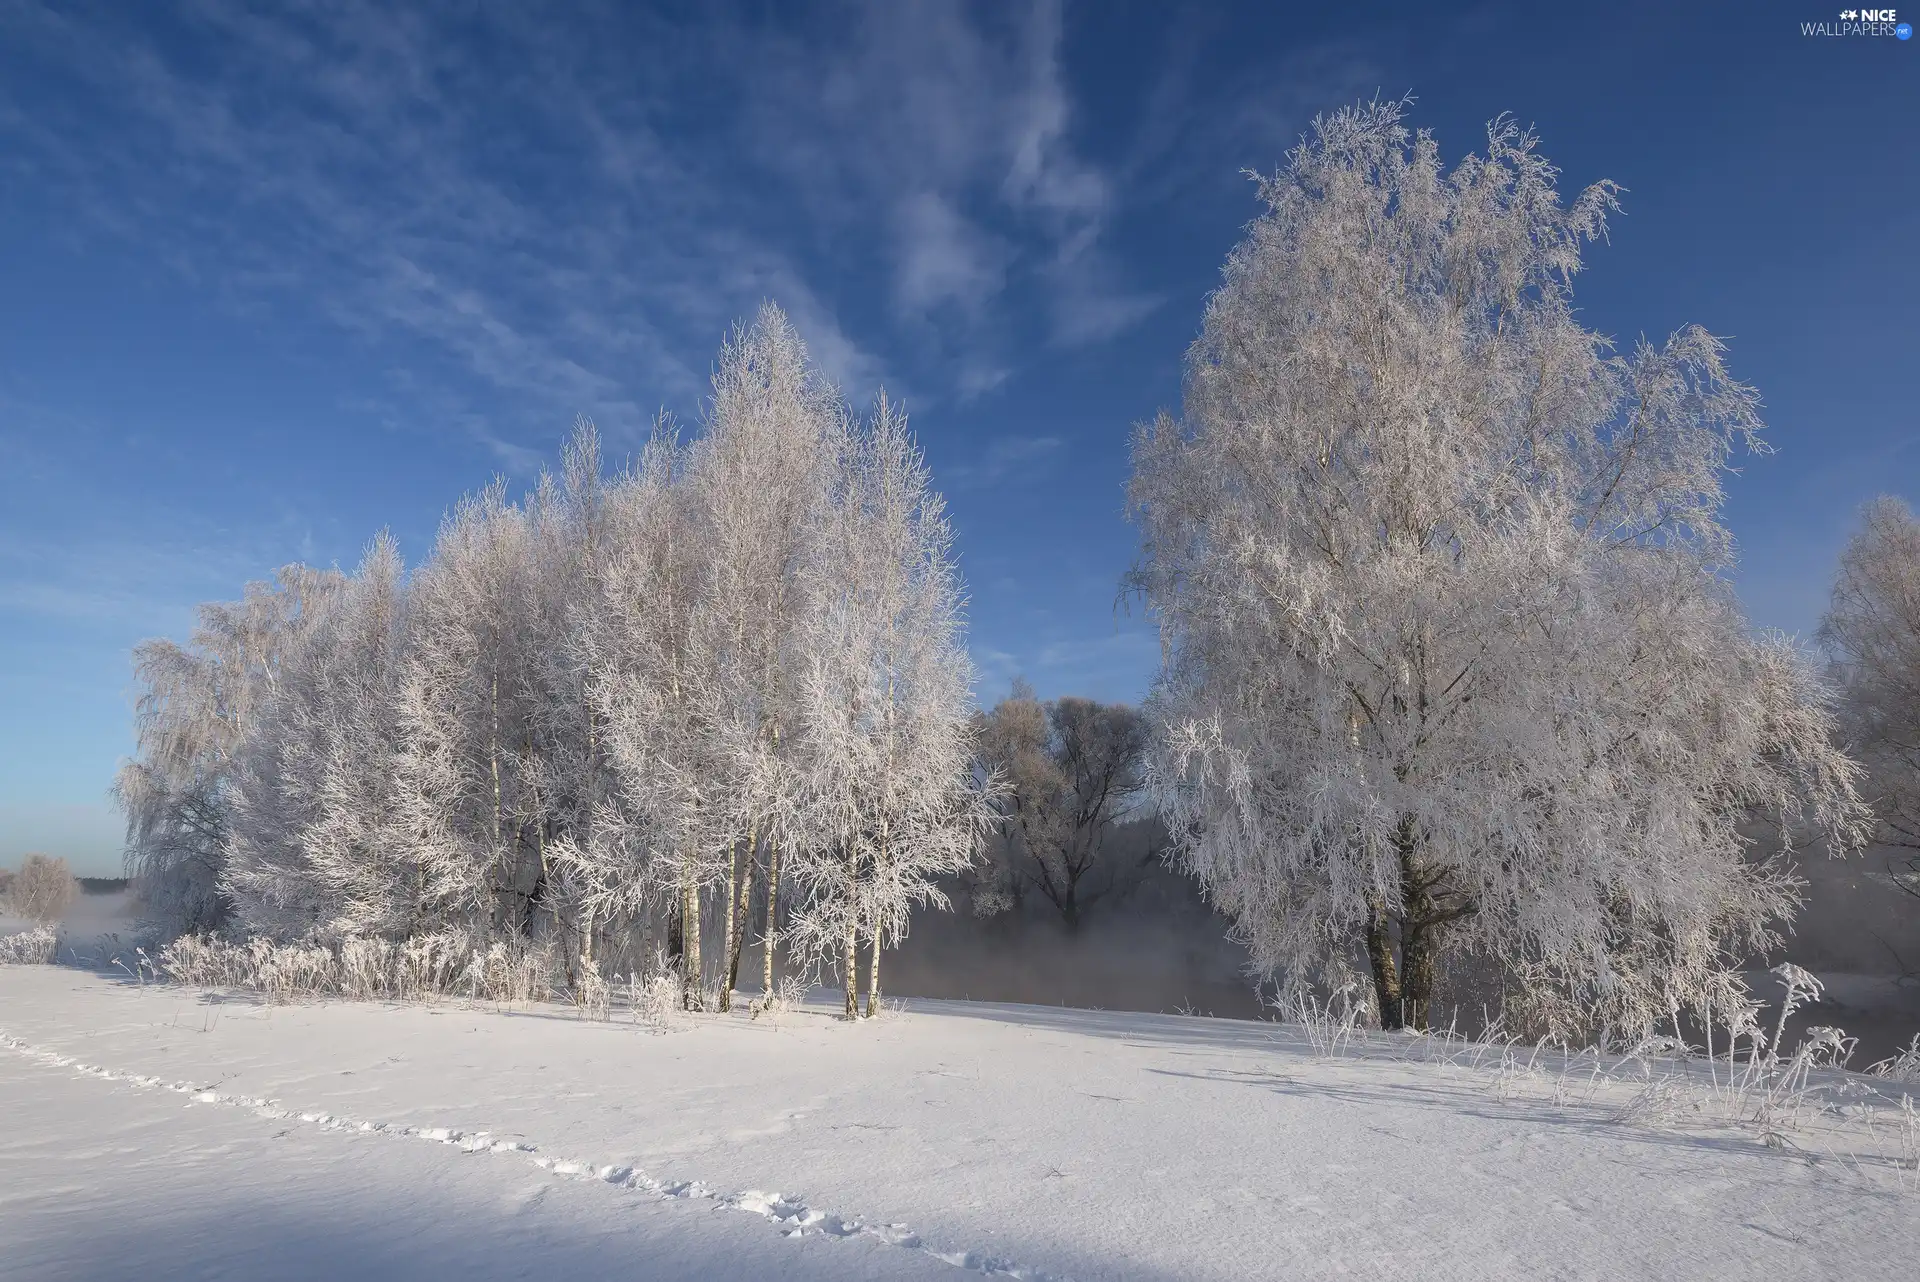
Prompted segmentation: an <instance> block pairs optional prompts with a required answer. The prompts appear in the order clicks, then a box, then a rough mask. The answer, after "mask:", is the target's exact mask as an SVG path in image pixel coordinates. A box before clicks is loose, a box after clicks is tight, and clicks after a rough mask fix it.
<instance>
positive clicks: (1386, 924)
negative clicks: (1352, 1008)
mask: <svg viewBox="0 0 1920 1282" xmlns="http://www.w3.org/2000/svg"><path fill="white" fill-rule="evenodd" d="M1367 964H1368V965H1369V966H1370V967H1372V969H1373V995H1374V1000H1375V1002H1376V1003H1377V1004H1378V1006H1379V1014H1380V1027H1382V1028H1385V1029H1395V1028H1400V1027H1403V1017H1404V1014H1405V1009H1404V1004H1403V1001H1402V993H1401V990H1400V972H1399V970H1398V968H1397V967H1396V966H1395V965H1394V960H1393V920H1392V918H1390V917H1388V916H1387V909H1386V905H1385V904H1383V903H1381V902H1380V900H1379V899H1378V898H1377V897H1375V896H1372V895H1369V896H1367Z"/></svg>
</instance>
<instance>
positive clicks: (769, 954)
mask: <svg viewBox="0 0 1920 1282" xmlns="http://www.w3.org/2000/svg"><path fill="white" fill-rule="evenodd" d="M779 905H780V843H779V842H777V841H769V842H768V843H767V930H766V934H765V935H764V936H763V937H762V939H761V944H760V947H761V949H762V950H763V951H762V952H761V956H760V993H761V996H762V997H772V996H773V914H774V911H775V910H776V909H777V908H778V907H779Z"/></svg>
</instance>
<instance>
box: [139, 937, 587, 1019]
mask: <svg viewBox="0 0 1920 1282" xmlns="http://www.w3.org/2000/svg"><path fill="white" fill-rule="evenodd" d="M155 964H156V967H157V969H158V971H159V973H160V974H161V975H163V976H165V977H166V978H168V979H171V980H173V981H175V982H177V983H182V984H192V985H195V986H197V987H202V988H232V989H239V990H241V991H244V992H254V993H259V994H260V995H261V996H263V997H266V998H267V999H268V1000H269V1001H274V1002H287V1001H294V1000H298V999H303V998H311V997H350V998H357V999H362V1000H373V999H384V1000H392V1001H424V1000H428V999H430V998H433V997H440V996H453V997H468V998H473V999H476V1000H481V1001H492V1002H501V1003H509V1004H525V1003H529V1002H533V1001H543V1000H547V999H549V998H551V997H552V996H553V995H554V994H555V993H556V992H557V991H559V990H561V989H562V988H564V987H565V986H566V980H565V977H564V975H563V974H562V973H561V968H560V962H559V958H558V956H557V954H556V952H555V950H554V949H553V948H552V947H551V946H541V945H534V946H524V945H522V946H515V945H512V944H509V943H508V942H505V941H496V942H495V943H493V944H492V945H491V946H489V947H486V948H478V947H475V946H474V945H473V943H472V942H471V941H470V940H467V939H465V938H463V937H461V936H458V935H454V934H449V933H439V934H433V935H423V936H419V937H416V938H412V939H407V940H402V941H397V942H396V941H389V940H380V939H360V938H348V939H343V940H339V941H337V942H335V943H333V944H330V945H329V944H315V943H293V944H283V943H276V942H274V941H273V940H271V939H268V938H265V937H263V936H254V937H253V938H250V939H245V940H238V941H236V940H230V939H224V938H221V937H218V936H213V935H182V936H181V937H179V938H178V939H175V940H173V941H172V942H171V943H169V944H167V945H166V946H165V947H164V948H162V949H161V950H160V952H159V954H158V955H157V957H156V958H155Z"/></svg>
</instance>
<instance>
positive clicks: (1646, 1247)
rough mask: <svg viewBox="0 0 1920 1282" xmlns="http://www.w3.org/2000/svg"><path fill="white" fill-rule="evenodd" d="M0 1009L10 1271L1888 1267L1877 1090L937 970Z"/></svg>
mask: <svg viewBox="0 0 1920 1282" xmlns="http://www.w3.org/2000/svg"><path fill="white" fill-rule="evenodd" d="M0 1036H3V1037H4V1039H5V1040H4V1042H0V1117H4V1119H5V1126H4V1128H3V1129H0V1262H3V1263H4V1268H0V1273H4V1274H5V1276H7V1277H8V1278H9V1279H16V1278H17V1279H93V1278H100V1279H118V1278H131V1277H140V1278H142V1279H148V1278H155V1277H181V1278H187V1277H192V1278H205V1277H232V1278H250V1279H291V1278H335V1277H351V1278H354V1279H356V1280H363V1279H376V1278H402V1277H422V1276H430V1275H431V1276H448V1277H460V1278H462V1279H483V1278H506V1277H531V1276H539V1277H556V1276H595V1277H598V1276H633V1277H648V1278H803V1279H812V1278H820V1279H826V1278H836V1279H837V1278H869V1277H871V1278H918V1277H928V1278H934V1277H955V1276H964V1274H962V1273H958V1272H956V1268H955V1266H956V1265H959V1266H963V1267H971V1268H973V1269H976V1270H985V1269H995V1268H997V1269H1002V1270H1007V1271H1012V1272H1014V1273H1015V1274H1016V1276H1027V1277H1036V1278H1037V1277H1055V1278H1061V1277H1065V1278H1076V1279H1096V1278H1122V1277H1124V1278H1147V1279H1168V1280H1171V1279H1229V1278H1235V1279H1249V1278H1287V1279H1292V1278H1315V1277H1338V1276H1345V1275H1358V1276H1365V1277H1370V1278H1389V1279H1391V1278H1408V1279H1413V1278H1421V1279H1450V1278H1475V1279H1483V1278H1523V1277H1524V1278H1596V1279H1600V1278H1605V1279H1620V1278H1662V1279H1665V1278H1683V1277H1705V1276H1713V1277H1722V1278H1732V1277H1767V1278H1770V1279H1792V1278H1828V1277H1831V1278H1836V1279H1848V1280H1849V1282H1856V1280H1864V1279H1874V1278H1889V1279H1892V1278H1900V1279H1907V1278H1911V1277H1913V1276H1915V1271H1916V1261H1920V1187H1916V1177H1915V1176H1914V1175H1913V1174H1904V1175H1903V1174H1902V1173H1901V1172H1900V1171H1898V1170H1897V1169H1896V1166H1895V1162H1894V1159H1896V1158H1897V1156H1898V1155H1899V1153H1900V1137H1899V1130H1898V1126H1897V1117H1898V1114H1897V1112H1895V1111H1889V1110H1885V1109H1882V1110H1881V1112H1880V1113H1879V1115H1878V1119H1877V1121H1876V1124H1875V1126H1874V1127H1873V1129H1872V1130H1871V1131H1869V1129H1868V1127H1867V1126H1866V1125H1865V1124H1864V1122H1863V1120H1862V1119H1860V1118H1858V1117H1855V1118H1837V1117H1834V1118H1828V1119H1825V1120H1824V1121H1818V1122H1809V1123H1808V1124H1807V1125H1806V1126H1804V1127H1803V1128H1802V1129H1800V1130H1798V1131H1796V1132H1794V1133H1793V1134H1792V1136H1791V1141H1792V1143H1793V1144H1794V1145H1797V1146H1798V1148H1799V1150H1800V1151H1798V1152H1796V1151H1794V1150H1792V1149H1788V1150H1785V1151H1775V1150H1769V1149H1767V1148H1766V1147H1765V1146H1764V1145H1762V1144H1761V1143H1760V1142H1759V1140H1758V1139H1756V1138H1755V1137H1754V1136H1753V1135H1752V1134H1750V1133H1743V1132H1741V1131H1738V1130H1735V1129H1731V1128H1715V1127H1713V1126H1711V1125H1709V1124H1708V1123H1707V1122H1705V1121H1704V1120H1699V1119H1695V1120H1694V1121H1692V1122H1690V1123H1688V1124H1687V1125H1686V1127H1685V1128H1681V1127H1677V1126H1676V1125H1675V1124H1672V1123H1665V1124H1660V1125H1653V1124H1650V1123H1648V1122H1645V1121H1642V1122H1635V1121H1632V1120H1620V1117H1619V1115H1620V1113H1621V1110H1622V1109H1623V1108H1627V1107H1628V1105H1629V1101H1631V1100H1632V1099H1633V1097H1634V1093H1635V1092H1634V1089H1633V1088H1632V1087H1631V1086H1630V1085H1627V1084H1613V1085H1605V1084H1602V1085H1599V1086H1594V1085H1593V1084H1591V1082H1590V1075H1589V1073H1588V1072H1587V1071H1586V1070H1585V1069H1576V1070H1575V1071H1574V1072H1573V1073H1570V1074H1562V1073H1561V1072H1560V1070H1559V1066H1558V1063H1557V1061H1556V1062H1554V1063H1552V1064H1538V1065H1536V1066H1535V1071H1533V1072H1532V1073H1526V1072H1516V1071H1514V1070H1513V1069H1512V1068H1511V1067H1509V1069H1508V1070H1507V1071H1500V1070H1499V1069H1497V1068H1496V1067H1494V1066H1493V1065H1492V1064H1490V1063H1482V1064H1481V1065H1480V1066H1478V1067H1475V1066H1472V1065H1471V1064H1469V1063H1467V1062H1461V1063H1457V1064H1448V1063H1445V1062H1427V1061H1426V1060H1425V1059H1424V1058H1423V1051H1422V1049H1421V1046H1420V1044H1419V1043H1416V1042H1413V1041H1411V1040H1406V1039H1401V1040H1396V1041H1392V1042H1388V1041H1384V1040H1382V1041H1377V1042H1376V1044H1375V1047H1374V1048H1373V1049H1371V1050H1368V1051H1364V1052H1362V1053H1360V1054H1352V1055H1347V1056H1344V1057H1339V1058H1328V1057H1324V1056H1320V1055H1317V1054H1315V1053H1314V1052H1313V1050H1312V1048H1310V1047H1309V1046H1307V1045H1306V1044H1305V1043H1304V1042H1303V1041H1302V1040H1301V1039H1299V1038H1298V1037H1297V1036H1295V1035H1294V1034H1292V1033H1291V1032H1286V1031H1282V1030H1278V1029H1275V1028H1273V1027H1272V1026H1262V1025H1259V1024H1251V1023H1244V1022H1236V1021H1227V1020H1208V1019H1190V1018H1181V1017H1176V1016H1153V1015H1130V1014H1109V1013H1102V1012H1091V1011H1077V1010H1065V1009H1048V1008H1042V1007H1022V1006H1009V1005H999V1006H996V1005H986V1004H969V1003H963V1002H915V1003H913V1006H912V1009H911V1010H910V1011H908V1012H907V1013H906V1014H904V1015H900V1016H896V1017H894V1018H893V1019H891V1020H883V1021H881V1022H879V1023H877V1024H866V1025H861V1026H849V1025H845V1024H842V1023H839V1022H837V1021H835V1020H833V1019H831V1018H830V1017H829V1016H828V1013H827V1010H826V1008H825V1007H824V1006H822V1007H821V1008H819V1009H818V1010H806V1011H802V1012H798V1013H794V1014H790V1015H788V1016H786V1017H784V1018H783V1019H782V1020H781V1022H780V1023H779V1024H778V1025H774V1024H770V1023H769V1022H768V1021H767V1020H765V1019H762V1020H759V1021H754V1020H751V1019H749V1018H748V1017H747V1016H746V1015H745V1014H740V1015H736V1016H701V1017H697V1018H694V1019H691V1020H689V1021H688V1022H687V1023H686V1025H685V1026H684V1027H682V1028H679V1029H678V1030H676V1031H673V1032H669V1033H666V1034H659V1035H656V1034H652V1033H649V1032H648V1031H647V1030H645V1029H643V1028H640V1027H637V1026H635V1025H633V1024H630V1023H623V1022H614V1023H611V1024H605V1023H593V1022H585V1021H581V1020H579V1019H576V1018H574V1017H573V1015H572V1014H571V1013H570V1012H569V1011H567V1010H565V1009H564V1008H553V1007H538V1008H534V1009H529V1010H494V1009H491V1008H474V1007H469V1006H466V1005H463V1004H460V1003H453V1002H449V1003H444V1004H440V1005H435V1006H383V1005H375V1004H354V1003H345V1002H332V1003H320V1004H311V1005H297V1006H280V1007H269V1006H264V1005H260V1004H257V1003H255V1002H254V1001H251V1000H248V999H242V998H237V997H232V996H223V995H219V994H206V993H200V992H197V991H194V990H190V989H183V988H177V987H167V986H156V987H148V988H145V989H141V988H139V987H137V986H134V985H132V984H129V983H123V982H117V981H115V980H113V979H110V978H106V977H102V976H98V975H94V974H91V973H88V972H85V971H81V970H77V969H71V968H65V967H37V966H28V967H8V968H4V969H0ZM1492 1059H1493V1060H1496V1061H1497V1059H1498V1053H1497V1052H1496V1053H1495V1054H1494V1055H1493V1056H1492ZM1896 1093H1897V1092H1896ZM1856 1106H1857V1105H1856ZM1629 1111H1630V1112H1631V1111H1632V1110H1631V1109H1629Z"/></svg>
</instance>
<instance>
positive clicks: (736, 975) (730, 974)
mask: <svg viewBox="0 0 1920 1282" xmlns="http://www.w3.org/2000/svg"><path fill="white" fill-rule="evenodd" d="M759 847H760V838H759V835H758V825H757V824H748V825H747V859H746V866H745V867H743V868H742V869H741V870H740V893H739V894H738V895H736V896H735V897H734V901H733V908H732V910H731V911H730V912H729V913H728V914H727V918H728V919H727V998H728V1001H727V1007H728V1009H731V1008H732V1005H733V1002H732V997H733V990H734V988H735V987H736V986H737V985H738V984H739V983H740V952H741V950H742V949H743V948H744V947H745V946H746V942H747V910H748V909H749V908H751V907H752V906H753V852H754V851H755V850H757V849H759Z"/></svg>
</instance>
